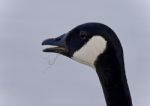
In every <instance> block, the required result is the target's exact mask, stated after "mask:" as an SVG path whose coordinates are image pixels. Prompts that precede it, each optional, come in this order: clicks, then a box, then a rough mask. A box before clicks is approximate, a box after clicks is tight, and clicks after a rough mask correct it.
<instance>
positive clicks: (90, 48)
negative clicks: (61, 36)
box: [72, 35, 107, 68]
mask: <svg viewBox="0 0 150 106" xmlns="http://www.w3.org/2000/svg"><path fill="white" fill-rule="evenodd" d="M106 46H107V41H106V40H105V39H104V38H103V37H102V36H99V35H97V36H96V35H95V36H93V37H92V38H91V39H90V40H89V41H88V42H87V43H86V44H85V45H83V47H82V48H80V49H79V50H78V51H76V52H75V53H74V54H73V57H72V59H74V60H75V61H78V62H80V63H83V64H86V65H89V66H91V67H93V68H94V62H95V61H96V59H97V57H98V56H99V55H100V54H102V53H103V52H104V51H105V49H106Z"/></svg>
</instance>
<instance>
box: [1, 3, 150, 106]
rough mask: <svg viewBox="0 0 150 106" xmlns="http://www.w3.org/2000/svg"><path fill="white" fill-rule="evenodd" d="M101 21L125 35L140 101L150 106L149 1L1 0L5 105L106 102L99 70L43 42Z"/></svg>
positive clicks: (132, 86) (79, 105) (129, 68)
mask: <svg viewBox="0 0 150 106" xmlns="http://www.w3.org/2000/svg"><path fill="white" fill-rule="evenodd" d="M85 22H101V23H104V24H106V25H108V26H110V27H111V28H112V29H114V31H115V32H116V33H117V35H118V36H119V38H120V40H121V42H122V45H123V47H124V53H125V63H126V73H127V77H128V83H129V87H130V91H131V94H132V100H133V104H134V106H150V91H149V90H150V77H149V75H150V67H149V65H150V55H149V54H150V46H149V44H150V43H149V41H150V35H149V33H150V1H149V0H124V1H123V0H0V106H85V105H86V106H105V105H106V104H105V100H104V97H103V92H102V89H101V85H100V83H99V80H98V78H97V75H96V73H95V71H94V70H93V69H91V68H89V67H87V66H85V65H82V64H79V63H77V62H74V61H72V60H70V59H68V58H66V57H63V56H59V57H58V58H57V60H56V62H55V64H54V65H52V66H51V65H49V63H48V62H49V61H51V63H52V62H53V60H54V59H55V57H56V56H57V55H56V54H46V53H43V52H42V49H43V48H42V46H41V42H42V41H43V40H44V39H45V38H49V37H56V36H58V35H60V34H63V33H65V32H67V31H69V30H70V29H72V28H73V27H75V26H76V25H79V24H82V23H85Z"/></svg>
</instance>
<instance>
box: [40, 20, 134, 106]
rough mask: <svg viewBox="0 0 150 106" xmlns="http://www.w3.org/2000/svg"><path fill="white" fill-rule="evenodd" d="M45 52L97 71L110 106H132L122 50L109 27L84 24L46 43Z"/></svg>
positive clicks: (43, 43) (98, 24) (97, 24)
mask: <svg viewBox="0 0 150 106" xmlns="http://www.w3.org/2000/svg"><path fill="white" fill-rule="evenodd" d="M42 45H53V46H57V47H50V48H46V49H44V50H43V51H44V52H54V53H59V54H62V55H64V56H67V57H69V58H71V59H73V60H75V61H78V62H80V63H83V64H86V65H89V66H90V67H92V68H94V69H95V70H96V72H97V74H98V77H99V79H100V82H101V85H102V88H103V92H104V95H105V100H106V104H107V106H132V101H131V96H130V92H129V88H128V84H127V79H126V74H125V67H124V57H123V49H122V46H121V43H120V41H119V39H118V37H117V35H116V34H115V33H114V31H113V30H112V29H111V28H109V27H108V26H106V25H104V24H101V23H85V24H82V25H79V26H77V27H75V28H73V29H72V30H71V31H69V32H68V33H65V34H63V35H61V36H59V37H57V38H50V39H47V40H44V41H43V42H42Z"/></svg>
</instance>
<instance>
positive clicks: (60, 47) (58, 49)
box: [42, 34, 68, 55]
mask: <svg viewBox="0 0 150 106" xmlns="http://www.w3.org/2000/svg"><path fill="white" fill-rule="evenodd" d="M66 38H67V34H63V35H61V36H59V37H57V38H50V39H46V40H44V41H43V42H42V45H51V46H55V47H49V48H46V49H44V50H43V52H53V53H59V54H63V55H66V54H67V53H68V49H67V45H66Z"/></svg>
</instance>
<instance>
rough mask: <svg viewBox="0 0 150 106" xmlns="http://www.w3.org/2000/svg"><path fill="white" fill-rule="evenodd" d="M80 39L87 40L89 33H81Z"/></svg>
mask: <svg viewBox="0 0 150 106" xmlns="http://www.w3.org/2000/svg"><path fill="white" fill-rule="evenodd" d="M80 37H81V39H86V38H87V33H86V32H84V31H81V32H80Z"/></svg>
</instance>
